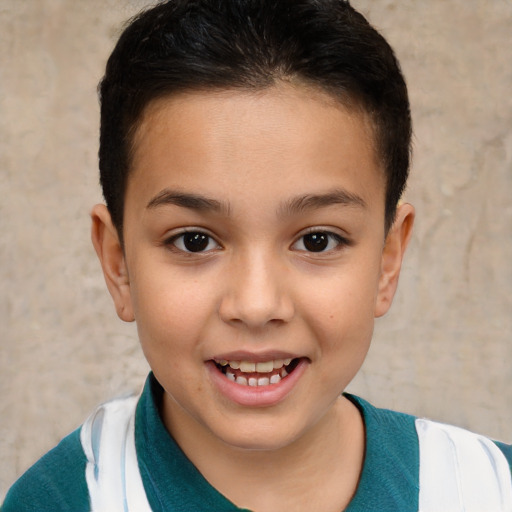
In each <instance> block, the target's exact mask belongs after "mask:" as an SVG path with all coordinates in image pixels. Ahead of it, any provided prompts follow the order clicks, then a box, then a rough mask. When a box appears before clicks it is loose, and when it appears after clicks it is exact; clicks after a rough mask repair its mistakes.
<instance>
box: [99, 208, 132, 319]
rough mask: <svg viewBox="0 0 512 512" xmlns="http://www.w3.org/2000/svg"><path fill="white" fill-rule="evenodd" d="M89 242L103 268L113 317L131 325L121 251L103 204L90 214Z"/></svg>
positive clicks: (128, 280) (122, 253) (126, 274)
mask: <svg viewBox="0 0 512 512" xmlns="http://www.w3.org/2000/svg"><path fill="white" fill-rule="evenodd" d="M91 219H92V226H91V239H92V244H93V245H94V249H95V250H96V254H97V255H98V258H99V260H100V263H101V268H102V269H103V275H104V277H105V282H106V284H107V288H108V291H109V292H110V295H111V296H112V299H113V301H114V305H115V308H116V311H117V315H118V316H119V318H120V319H121V320H124V321H125V322H133V320H134V319H135V316H134V314H133V307H132V301H131V292H130V279H129V276H128V269H127V267H126V261H125V256H124V252H123V248H122V246H121V243H120V241H119V236H118V233H117V230H116V228H115V226H114V225H113V223H112V219H111V217H110V213H109V211H108V209H107V207H106V206H105V205H103V204H97V205H96V206H95V207H94V208H93V209H92V212H91Z"/></svg>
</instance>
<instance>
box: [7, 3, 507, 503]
mask: <svg viewBox="0 0 512 512" xmlns="http://www.w3.org/2000/svg"><path fill="white" fill-rule="evenodd" d="M143 4H144V2H143V1H142V0H141V1H139V2H137V1H135V0H132V1H129V0H87V1H84V2H78V1H76V0H23V1H20V0H0V63H1V67H0V196H1V198H2V199H1V201H0V282H1V290H2V291H1V294H0V326H1V332H2V337H1V345H0V499H1V497H2V496H3V494H4V493H5V491H6V489H7V487H8V486H9V485H10V484H11V483H12V482H13V480H14V479H15V478H16V477H17V476H18V475H19V474H20V473H21V472H22V471H23V470H25V469H26V468H27V467H28V466H29V465H30V464H31V463H32V462H33V461H34V460H35V459H36V458H37V457H39V456H40V455H41V454H42V453H43V452H45V451H46V450H47V449H49V448H50V447H51V446H53V445H54V444H55V443H56V442H57V441H58V440H59V439H60V438H61V437H62V436H64V435H65V434H66V433H68V432H69V431H71V430H72V429H74V428H76V427H78V426H79V424H80V423H81V421H82V420H83V419H84V417H85V416H86V414H87V412H88V411H89V410H90V409H91V407H93V405H94V404H96V403H98V402H99V401H102V400H105V399H107V398H108V397H110V396H112V395H115V394H117V393H120V392H123V391H126V390H129V389H137V388H138V387H139V386H140V385H141V384H142V382H143V379H144V376H145V374H146V372H147V366H146V364H145V363H144V361H143V358H142V355H141V352H140V350H139V348H138V345H137V339H136V334H135V330H134V328H133V326H131V325H124V324H122V323H121V322H120V321H119V320H118V319H117V318H116V317H115V313H114V310H113V307H112V306H111V303H110V299H109V297H108V295H107V292H106V291H105V287H104V284H103V279H102V276H101V275H100V269H99V265H98V264H97V262H96V259H95V256H94V254H93V250H92V248H91V245H90V242H89V219H88V212H89V209H90V207H91V205H92V204H94V203H95V202H97V201H99V200H100V191H99V188H98V186H97V170H96V169H97V162H96V153H97V125H98V104H97V99H96V94H95V87H96V83H97V82H98V80H99V78H100V76H101V74H102V68H103V65H104V61H105V59H106V57H107V55H108V53H109V50H110V49H111V47H112V45H113V42H114V40H115V38H116V36H117V35H118V33H119V29H120V24H121V21H122V20H124V19H126V18H127V17H128V16H129V15H130V14H132V13H134V12H135V11H136V10H138V9H139V8H140V7H141V6H142V5H143ZM353 4H354V5H355V6H356V7H359V8H360V9H362V10H363V12H365V13H367V14H368V15H369V18H370V19H371V20H372V21H373V22H374V23H375V25H376V26H377V27H378V28H380V29H381V30H382V31H383V33H384V34H385V36H387V37H388V38H389V40H390V42H391V43H392V44H393V45H394V47H395V49H396V51H397V53H398V55H399V57H400V59H401V61H402V65H403V68H404V71H405V74H406V77H407V79H408V82H409V87H410V93H411V100H412V106H413V113H414V121H415V134H416V135H415V162H414V167H413V175H412V179H411V183H410V188H409V191H408V193H407V198H408V200H410V201H411V202H413V203H414V204H415V205H416V207H417V210H418V219H417V225H416V232H415V236H414V239H413V241H412V247H411V250H410V252H409V254H408V257H407V260H406V262H405V268H404V271H403V276H402V280H401V286H400V290H399V294H398V297H397V299H396V303H395V306H394V310H393V311H392V313H391V314H389V315H388V317H386V318H385V319H383V320H382V321H379V322H378V324H377V329H376V336H375V342H374V345H373V347H372V350H371V351H370V355H369V357H368V360H367V362H366V364H365V366H364V368H363V370H362V372H361V374H360V375H359V377H357V379H356V381H355V382H354V383H353V385H352V386H351V390H353V391H355V392H357V393H360V394H362V395H363V396H365V397H366V398H368V399H370V400H372V401H373V402H374V403H376V404H378V405H382V406H387V407H391V408H396V409H400V410H404V411H409V412H413V413H417V414H422V415H426V416H430V417H432V418H436V419H440V420H444V421H448V422H453V423H457V424H459V425H462V426H465V427H469V428H471V429H474V430H477V431H481V432H484V433H487V434H489V435H490V436H494V437H496V438H501V439H504V440H508V441H509V442H511V441H512V421H511V420H512V387H511V385H510V382H511V377H512V363H511V360H512V357H511V356H512V340H511V334H512V314H511V313H512V293H511V290H512V94H511V90H512V66H511V65H510V63H511V55H512V2H510V1H509V0H428V1H427V0H413V1H407V2H403V1H399V0H379V1H373V2H372V1H370V0H354V1H353Z"/></svg>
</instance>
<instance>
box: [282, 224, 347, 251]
mask: <svg viewBox="0 0 512 512" xmlns="http://www.w3.org/2000/svg"><path fill="white" fill-rule="evenodd" d="M308 236H309V237H312V238H313V239H312V240H310V242H312V243H313V244H317V246H316V248H320V250H318V251H315V250H308V248H307V247H306V244H305V237H308ZM315 237H318V238H317V239H315ZM324 242H326V243H327V245H326V246H325V247H324V248H322V245H323V243H324ZM299 243H302V246H303V248H297V245H298V244H299ZM333 243H334V244H335V246H334V247H332V244H333ZM330 245H331V247H329V246H330ZM350 245H351V242H350V240H348V239H347V238H345V237H343V236H341V235H339V234H338V233H334V232H332V231H329V230H328V229H321V228H320V229H310V230H309V231H307V232H306V233H304V234H302V235H301V236H300V237H299V238H298V239H297V241H295V242H294V243H293V245H292V248H293V249H295V250H298V251H301V252H305V253H309V254H324V253H332V252H333V251H337V250H340V249H341V248H343V247H347V246H350Z"/></svg>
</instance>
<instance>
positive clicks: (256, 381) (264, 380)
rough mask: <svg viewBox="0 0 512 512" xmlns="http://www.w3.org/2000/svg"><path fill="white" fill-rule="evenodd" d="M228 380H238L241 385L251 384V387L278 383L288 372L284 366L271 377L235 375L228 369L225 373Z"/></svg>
mask: <svg viewBox="0 0 512 512" xmlns="http://www.w3.org/2000/svg"><path fill="white" fill-rule="evenodd" d="M224 375H225V376H226V378H227V379H228V380H230V381H231V382H236V383H237V384H240V385H241V386H251V387H258V386H271V385H273V384H278V383H279V382H281V379H284V378H285V377H286V376H287V375H288V372H287V371H286V370H285V369H284V368H282V370H281V372H280V374H279V373H274V374H273V375H271V376H270V377H248V378H247V377H244V376H243V375H238V376H235V374H234V373H231V372H230V371H226V373H225V374H224Z"/></svg>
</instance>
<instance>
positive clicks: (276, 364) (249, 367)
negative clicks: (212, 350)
mask: <svg viewBox="0 0 512 512" xmlns="http://www.w3.org/2000/svg"><path fill="white" fill-rule="evenodd" d="M291 362H292V359H291V358H288V359H273V360H271V361H262V362H259V363H255V362H254V361H226V360H225V359H223V360H221V361H219V362H218V363H219V364H220V365H222V366H229V367H230V368H233V370H240V371H241V372H242V373H254V372H256V373H269V372H271V371H272V370H278V369H279V368H282V367H283V366H288V365H289V364H290V363H291Z"/></svg>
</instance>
